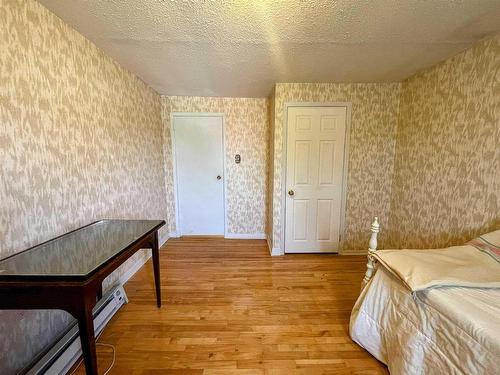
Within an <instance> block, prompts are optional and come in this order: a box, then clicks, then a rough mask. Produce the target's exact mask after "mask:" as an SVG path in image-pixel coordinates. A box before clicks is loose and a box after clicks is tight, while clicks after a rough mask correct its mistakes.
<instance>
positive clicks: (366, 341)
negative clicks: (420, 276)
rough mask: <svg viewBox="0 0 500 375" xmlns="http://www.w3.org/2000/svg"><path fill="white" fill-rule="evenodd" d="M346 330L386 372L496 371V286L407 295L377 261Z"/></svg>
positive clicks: (499, 312) (499, 364)
mask: <svg viewBox="0 0 500 375" xmlns="http://www.w3.org/2000/svg"><path fill="white" fill-rule="evenodd" d="M350 334H351V337H352V338H353V340H354V341H356V342H357V343H358V344H359V345H361V346H363V347H364V348H365V349H366V350H368V351H369V352H370V353H371V354H372V355H374V356H375V357H376V358H377V359H379V360H380V361H382V362H384V363H386V364H387V365H388V367H389V371H390V372H391V374H404V375H413V374H430V375H432V374H464V375H465V374H467V375H470V374H498V373H499V371H500V370H499V369H500V290H499V289H479V288H466V287H443V288H433V289H429V290H426V291H419V292H416V293H413V294H412V292H411V291H410V290H409V289H408V288H407V287H406V286H405V285H404V284H403V283H402V282H401V281H400V280H399V279H398V278H397V277H396V276H395V275H393V274H392V273H390V272H388V271H387V270H386V269H384V267H381V266H379V267H378V270H377V271H376V273H375V275H374V277H373V279H372V280H371V281H370V283H369V284H368V285H367V287H366V288H365V289H364V290H363V292H362V293H361V295H360V297H359V299H358V301H357V302H356V305H355V306H354V309H353V311H352V314H351V323H350Z"/></svg>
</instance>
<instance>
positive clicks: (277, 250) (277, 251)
mask: <svg viewBox="0 0 500 375" xmlns="http://www.w3.org/2000/svg"><path fill="white" fill-rule="evenodd" d="M266 239H267V247H268V248H269V254H271V256H273V257H275V256H281V255H285V254H283V253H282V252H281V249H280V248H278V247H275V248H273V244H272V241H271V239H270V238H269V237H267V238H266Z"/></svg>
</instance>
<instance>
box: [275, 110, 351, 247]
mask: <svg viewBox="0 0 500 375" xmlns="http://www.w3.org/2000/svg"><path fill="white" fill-rule="evenodd" d="M346 117H347V108H346V107H289V108H288V124H287V126H288V128H287V159H286V165H287V167H286V204H285V212H286V215H285V252H287V253H312V252H338V247H339V242H340V238H339V235H340V222H341V210H342V193H343V191H342V190H343V169H344V168H343V167H344V148H345V133H346Z"/></svg>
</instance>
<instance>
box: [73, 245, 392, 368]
mask: <svg viewBox="0 0 500 375" xmlns="http://www.w3.org/2000/svg"><path fill="white" fill-rule="evenodd" d="M160 258H161V273H162V274H161V280H162V294H163V307H162V308H161V309H158V308H157V307H156V303H155V294H154V284H153V275H152V265H151V261H150V262H148V263H147V264H146V265H145V266H144V267H143V268H142V269H141V270H140V271H139V272H138V273H137V274H136V275H134V277H133V278H132V279H131V280H130V281H129V282H128V283H127V284H126V285H125V289H126V291H127V294H128V297H129V300H130V302H129V304H128V305H126V306H124V307H123V308H122V309H121V310H120V312H119V313H118V314H117V315H116V316H115V317H114V318H113V320H112V321H111V322H110V323H109V325H108V327H107V328H106V329H105V331H104V334H103V335H102V337H101V338H100V340H99V342H103V343H107V344H112V345H114V346H115V347H116V363H115V365H114V367H113V369H112V370H111V372H110V373H111V374H183V375H184V374H185V375H190V374H197V375H198V374H200V375H201V374H203V375H216V374H235V375H246V374H269V375H278V374H279V375H281V374H286V375H292V374H387V373H388V372H387V369H386V367H385V366H384V365H383V364H381V363H380V362H378V361H377V360H376V359H374V358H373V357H372V356H371V355H370V354H368V353H367V352H366V351H365V350H364V349H362V348H360V347H359V346H357V345H356V344H355V343H353V342H352V341H351V339H350V338H349V334H348V324H349V315H350V311H351V308H352V306H353V304H354V302H355V300H356V298H357V295H358V293H359V286H360V282H361V279H362V276H363V272H364V270H365V263H366V258H365V257H359V256H342V257H339V256H335V255H287V256H285V257H270V256H269V252H268V249H267V244H266V242H265V241H259V240H224V239H217V238H185V239H171V240H169V241H168V242H167V244H166V245H165V246H164V247H163V248H162V250H161V252H160ZM97 350H98V362H99V371H100V374H103V373H104V371H105V370H106V368H107V367H108V366H109V364H110V363H111V359H112V357H111V354H110V349H109V348H103V347H98V349H97ZM76 373H80V374H83V373H84V369H83V365H80V366H79V368H78V369H77V372H76Z"/></svg>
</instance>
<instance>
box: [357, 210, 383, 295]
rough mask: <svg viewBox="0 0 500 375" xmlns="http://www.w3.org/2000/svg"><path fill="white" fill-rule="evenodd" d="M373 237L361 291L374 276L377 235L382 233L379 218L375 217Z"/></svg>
mask: <svg viewBox="0 0 500 375" xmlns="http://www.w3.org/2000/svg"><path fill="white" fill-rule="evenodd" d="M371 232H372V235H371V237H370V243H369V246H368V262H367V263H366V272H365V277H364V278H363V281H362V283H361V289H363V288H364V287H365V285H366V284H368V282H369V281H370V279H371V278H372V276H373V271H374V268H375V262H376V261H375V258H374V257H373V254H374V253H375V251H377V235H378V232H380V223H379V222H378V217H377V216H375V217H374V218H373V222H372V227H371Z"/></svg>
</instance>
